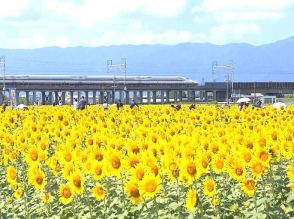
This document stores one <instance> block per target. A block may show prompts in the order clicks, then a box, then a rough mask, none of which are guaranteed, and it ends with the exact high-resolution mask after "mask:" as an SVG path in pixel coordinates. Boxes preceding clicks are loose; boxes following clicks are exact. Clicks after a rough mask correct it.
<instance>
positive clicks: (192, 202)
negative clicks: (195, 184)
mask: <svg viewBox="0 0 294 219" xmlns="http://www.w3.org/2000/svg"><path fill="white" fill-rule="evenodd" d="M196 204H197V193H196V190H195V189H189V190H188V192H187V194H186V208H187V210H188V211H189V212H192V211H193V210H194V208H195V206H196Z"/></svg>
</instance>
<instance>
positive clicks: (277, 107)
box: [273, 102, 287, 109]
mask: <svg viewBox="0 0 294 219" xmlns="http://www.w3.org/2000/svg"><path fill="white" fill-rule="evenodd" d="M273 107H274V108H275V109H285V108H286V107H287V105H286V104H285V103H282V102H277V103H274V104H273Z"/></svg>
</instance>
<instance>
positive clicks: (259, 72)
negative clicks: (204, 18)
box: [0, 37, 294, 82]
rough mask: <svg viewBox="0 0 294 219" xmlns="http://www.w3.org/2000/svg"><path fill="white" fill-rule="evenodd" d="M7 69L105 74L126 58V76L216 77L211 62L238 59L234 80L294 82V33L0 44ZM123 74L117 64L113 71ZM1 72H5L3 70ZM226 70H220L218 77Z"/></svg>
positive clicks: (27, 72) (209, 79) (10, 71)
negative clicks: (243, 40) (216, 41)
mask: <svg viewBox="0 0 294 219" xmlns="http://www.w3.org/2000/svg"><path fill="white" fill-rule="evenodd" d="M1 55H4V56H5V58H6V72H7V74H11V75H15V74H72V75H106V74H107V64H106V63H107V60H108V59H112V60H113V63H114V64H118V63H120V62H121V58H126V59H127V75H151V76H152V75H178V76H184V77H188V78H190V79H193V80H197V81H199V82H201V81H202V80H204V81H211V80H212V74H211V68H212V63H213V62H215V61H217V62H218V64H219V65H226V64H229V63H230V62H233V63H234V68H235V70H234V80H235V81H292V82H293V81H294V37H292V38H289V39H286V40H282V41H278V42H275V43H272V44H266V45H261V46H252V45H249V44H228V45H213V44H208V43H183V44H178V45H172V46H170V45H138V46H135V45H119V46H101V47H71V48H58V47H47V48H39V49H32V50H15V49H0V56H1ZM113 73H115V74H116V75H123V73H122V72H120V70H119V69H117V68H116V69H113V70H112V72H111V75H112V74H113ZM1 74H2V73H1ZM225 75H226V72H225V70H223V69H219V70H217V72H216V79H217V81H224V80H225Z"/></svg>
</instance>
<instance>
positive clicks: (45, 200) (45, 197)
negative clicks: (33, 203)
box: [41, 192, 53, 203]
mask: <svg viewBox="0 0 294 219" xmlns="http://www.w3.org/2000/svg"><path fill="white" fill-rule="evenodd" d="M41 200H42V202H43V203H51V202H52V201H53V197H52V195H51V194H50V193H49V192H46V193H44V194H43V195H42V196H41Z"/></svg>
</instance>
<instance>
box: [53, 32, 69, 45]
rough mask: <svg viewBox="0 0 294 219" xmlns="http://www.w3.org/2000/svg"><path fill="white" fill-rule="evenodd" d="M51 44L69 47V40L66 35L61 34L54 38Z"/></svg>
mask: <svg viewBox="0 0 294 219" xmlns="http://www.w3.org/2000/svg"><path fill="white" fill-rule="evenodd" d="M53 45H55V46H59V47H61V48H65V47H69V46H70V40H69V38H68V37H67V36H66V35H62V36H59V37H58V38H57V39H56V40H55V42H54V44H53Z"/></svg>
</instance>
